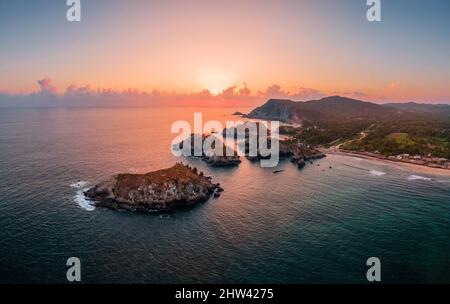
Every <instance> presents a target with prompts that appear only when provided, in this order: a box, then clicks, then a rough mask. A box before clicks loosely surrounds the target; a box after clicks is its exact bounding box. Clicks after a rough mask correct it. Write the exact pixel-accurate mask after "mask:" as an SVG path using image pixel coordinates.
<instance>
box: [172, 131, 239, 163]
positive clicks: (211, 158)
mask: <svg viewBox="0 0 450 304" xmlns="http://www.w3.org/2000/svg"><path fill="white" fill-rule="evenodd" d="M211 136H215V135H205V134H203V135H200V134H191V135H190V136H189V137H188V138H186V139H184V140H183V141H181V142H180V143H179V144H178V148H179V149H180V150H182V149H183V148H184V146H185V145H187V144H188V143H189V142H190V144H191V149H190V151H188V155H185V156H192V157H199V158H201V160H203V161H204V162H206V163H207V164H208V165H210V166H215V167H232V166H238V165H239V164H240V163H241V159H240V157H239V155H237V152H236V151H234V150H233V155H229V156H228V155H226V154H227V153H226V152H227V146H226V145H225V144H224V143H223V141H222V140H221V139H220V138H216V141H213V142H212V145H211V148H212V149H213V151H211V152H212V154H210V153H206V152H205V151H204V150H203V143H204V142H205V140H207V139H210V138H211ZM195 140H197V141H198V142H199V143H201V153H199V154H201V155H195V153H194V152H195V146H194V143H195ZM216 144H218V145H219V146H220V147H221V149H222V153H221V154H222V155H217V154H216V153H215V148H216Z"/></svg>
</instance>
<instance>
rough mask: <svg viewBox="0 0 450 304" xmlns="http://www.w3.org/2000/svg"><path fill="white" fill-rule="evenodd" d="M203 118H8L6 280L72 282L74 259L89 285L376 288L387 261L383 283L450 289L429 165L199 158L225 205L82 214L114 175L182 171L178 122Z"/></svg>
mask: <svg viewBox="0 0 450 304" xmlns="http://www.w3.org/2000/svg"><path fill="white" fill-rule="evenodd" d="M235 110H236V109H213V108H210V109H202V111H203V113H204V118H205V120H206V119H218V120H221V121H224V120H225V119H231V118H233V119H236V117H232V116H230V115H228V113H232V112H234V111H235ZM193 111H194V110H193V109H188V108H184V109H176V108H167V109H161V108H159V109H1V110H0V228H1V229H0V273H1V276H0V281H1V282H49V283H51V282H56V283H60V282H61V283H63V282H65V280H66V278H65V275H66V269H67V268H66V266H65V262H66V260H67V258H68V257H71V256H76V257H79V258H80V259H81V263H82V279H83V281H84V282H87V283H103V282H104V283H109V282H120V283H244V282H250V283H340V282H342V283H351V282H356V283H364V282H365V272H366V269H367V266H366V265H365V262H366V260H367V258H368V257H371V256H376V257H379V258H380V259H381V263H382V280H383V281H384V282H450V233H449V231H450V178H449V177H446V176H439V175H436V176H433V175H429V174H425V173H421V172H420V169H418V170H415V171H407V170H405V169H400V168H396V167H393V166H389V165H387V164H384V163H380V162H376V161H371V160H363V159H358V158H354V157H348V156H337V155H329V156H328V157H327V158H326V159H323V160H320V161H318V162H315V163H314V164H313V165H308V166H307V167H306V168H305V169H304V170H302V171H298V170H297V169H296V168H295V166H293V165H292V164H291V163H290V162H289V161H283V162H281V163H280V165H279V167H278V168H277V169H281V170H285V171H284V172H282V173H279V174H273V173H272V171H273V170H274V169H268V168H261V167H260V166H259V165H258V163H250V162H248V161H243V163H242V164H241V166H240V167H239V168H234V169H210V168H207V167H206V166H205V165H204V164H203V163H201V162H199V161H197V160H188V161H189V162H190V163H191V164H192V165H195V166H197V167H199V168H201V169H202V170H204V171H205V172H207V173H208V174H211V175H213V176H214V179H215V180H216V181H218V182H220V183H221V184H222V186H223V187H224V188H225V192H224V193H223V195H222V196H221V197H220V198H219V199H216V200H210V201H209V202H207V203H205V204H202V205H199V206H197V207H195V208H193V209H191V210H187V211H181V212H177V213H174V214H172V215H171V217H170V218H164V219H161V218H160V217H158V216H154V215H147V214H132V213H129V212H115V211H111V210H105V209H99V208H97V209H94V210H91V211H89V210H87V209H86V206H85V207H84V208H83V205H80V203H82V201H79V197H78V198H77V193H78V192H79V191H80V190H81V189H83V188H85V187H88V186H89V185H92V184H94V183H96V182H98V181H101V180H102V179H104V178H107V177H108V176H110V175H111V174H114V173H117V172H124V171H125V172H146V171H149V170H155V169H160V168H164V167H168V166H171V165H172V164H173V163H174V162H175V161H177V159H176V158H175V157H173V156H172V155H171V153H170V150H169V147H170V142H171V140H172V139H173V138H174V137H175V135H174V134H171V133H170V126H171V124H172V122H173V121H174V120H177V119H187V120H192V113H193ZM185 161H186V160H185ZM330 166H331V167H332V168H331V169H330V168H329V167H330ZM78 181H82V183H79V184H75V183H77V182H78Z"/></svg>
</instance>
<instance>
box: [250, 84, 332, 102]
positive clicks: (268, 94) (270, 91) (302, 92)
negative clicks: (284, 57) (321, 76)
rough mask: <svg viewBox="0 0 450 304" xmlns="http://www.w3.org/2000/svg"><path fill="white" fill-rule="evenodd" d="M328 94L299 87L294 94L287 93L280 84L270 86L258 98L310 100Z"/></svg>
mask: <svg viewBox="0 0 450 304" xmlns="http://www.w3.org/2000/svg"><path fill="white" fill-rule="evenodd" d="M325 95H326V94H325V93H323V92H321V91H319V90H315V89H310V88H305V87H297V88H294V91H293V92H290V91H285V90H283V89H282V88H281V86H280V85H278V84H273V85H271V86H269V87H268V88H267V89H266V90H265V91H264V92H261V91H260V92H258V96H260V97H264V98H267V99H269V98H279V99H294V100H308V99H316V98H321V97H324V96H325Z"/></svg>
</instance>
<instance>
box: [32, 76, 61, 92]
mask: <svg viewBox="0 0 450 304" xmlns="http://www.w3.org/2000/svg"><path fill="white" fill-rule="evenodd" d="M37 83H38V84H39V88H40V92H39V93H40V94H42V95H55V94H56V93H57V90H56V87H55V86H54V85H52V80H51V79H50V78H44V79H40V80H38V81H37Z"/></svg>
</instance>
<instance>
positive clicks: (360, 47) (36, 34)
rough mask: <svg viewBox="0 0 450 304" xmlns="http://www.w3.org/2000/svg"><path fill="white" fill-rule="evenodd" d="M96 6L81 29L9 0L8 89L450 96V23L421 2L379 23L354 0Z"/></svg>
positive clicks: (4, 27) (57, 11) (55, 12)
mask: <svg viewBox="0 0 450 304" xmlns="http://www.w3.org/2000/svg"><path fill="white" fill-rule="evenodd" d="M94 2H95V3H92V2H89V1H84V2H83V11H82V22H81V23H79V24H75V23H69V22H67V21H66V20H64V16H65V15H64V14H65V9H66V7H65V5H64V4H62V5H56V4H55V2H54V1H37V3H36V4H35V3H33V4H27V5H26V6H23V5H21V4H17V3H14V2H12V3H8V4H7V5H6V9H2V13H1V15H0V34H1V35H0V37H2V40H3V42H2V44H1V45H0V55H1V69H2V72H1V73H0V90H3V91H7V92H10V93H31V92H36V91H37V90H38V89H39V87H38V86H37V85H36V81H37V80H38V79H43V78H45V77H48V78H51V79H52V81H53V84H52V85H54V86H55V87H56V90H57V91H58V92H59V93H64V92H65V91H66V88H67V87H68V86H70V85H71V84H75V85H77V86H85V85H89V86H90V88H91V89H99V88H102V89H108V88H111V89H114V90H124V89H128V88H134V89H139V90H144V91H148V92H151V91H153V90H154V89H156V90H163V91H168V92H174V91H176V92H177V93H192V92H198V91H201V90H203V89H207V90H209V91H210V92H211V93H213V94H218V93H220V92H222V91H223V90H225V89H226V88H228V87H230V86H237V87H238V88H245V87H246V86H248V88H249V89H250V90H251V94H252V95H258V92H259V91H261V92H265V91H266V89H267V88H268V87H269V86H271V85H273V84H278V85H280V86H281V87H282V90H283V91H285V92H289V94H291V95H299V94H296V93H297V92H299V90H300V91H301V90H303V89H301V88H309V89H312V90H316V91H318V92H321V93H322V94H324V95H336V94H339V95H348V96H352V97H359V98H361V99H367V100H374V101H381V102H382V101H423V102H424V101H427V102H428V101H429V102H444V101H450V80H449V79H450V63H449V60H448V54H449V53H450V46H449V42H448V35H447V34H448V32H449V30H448V28H450V25H449V24H448V22H449V21H448V18H445V19H444V17H445V15H443V16H442V15H441V14H439V8H438V7H432V6H426V5H424V4H423V2H421V3H422V4H420V2H417V3H416V2H415V1H413V2H408V3H409V6H408V10H402V9H401V6H400V5H399V4H388V3H386V5H384V6H383V9H384V11H383V12H384V15H383V16H384V20H383V22H381V23H369V22H367V20H366V19H365V13H366V10H367V7H366V6H365V4H364V3H362V2H365V1H353V0H352V1H347V2H346V3H345V4H342V3H341V4H338V3H336V2H334V1H306V0H305V1H288V0H286V1H280V2H277V3H273V2H263V1H242V2H239V3H230V2H228V1H227V2H225V1H196V2H195V3H192V2H191V1H177V2H172V1H150V2H149V1H133V2H129V1H119V0H114V1H94ZM443 5H445V4H443ZM419 12H421V14H423V16H426V15H427V14H428V15H430V16H429V17H430V18H431V17H433V19H427V20H425V21H423V20H422V19H417V18H416V17H417V16H416V14H418V13H419ZM17 16H22V18H18V17H17ZM445 25H447V26H445ZM289 94H288V95H289ZM299 96H300V97H301V95H299Z"/></svg>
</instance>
